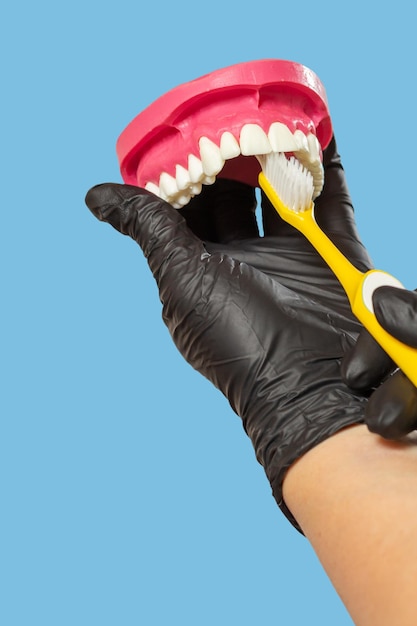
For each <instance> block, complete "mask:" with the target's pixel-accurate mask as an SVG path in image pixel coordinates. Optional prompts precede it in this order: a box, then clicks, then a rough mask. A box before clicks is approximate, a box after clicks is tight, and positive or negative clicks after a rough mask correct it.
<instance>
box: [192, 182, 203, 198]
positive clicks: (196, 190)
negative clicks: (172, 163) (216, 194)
mask: <svg viewBox="0 0 417 626" xmlns="http://www.w3.org/2000/svg"><path fill="white" fill-rule="evenodd" d="M202 188H203V185H202V184H201V183H195V184H194V185H191V187H190V193H191V194H192V195H193V196H198V195H199V194H200V193H201V190H202Z"/></svg>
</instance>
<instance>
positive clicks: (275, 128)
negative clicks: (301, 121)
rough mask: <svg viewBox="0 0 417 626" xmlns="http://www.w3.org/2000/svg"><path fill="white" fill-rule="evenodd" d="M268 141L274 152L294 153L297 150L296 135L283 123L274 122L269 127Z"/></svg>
mask: <svg viewBox="0 0 417 626" xmlns="http://www.w3.org/2000/svg"><path fill="white" fill-rule="evenodd" d="M268 139H269V141H270V144H271V147H272V150H273V151H274V152H293V150H296V148H297V142H296V140H295V138H294V135H293V134H292V132H291V131H290V129H289V128H288V126H286V125H285V124H283V123H282V122H274V123H273V124H271V126H270V127H269V132H268Z"/></svg>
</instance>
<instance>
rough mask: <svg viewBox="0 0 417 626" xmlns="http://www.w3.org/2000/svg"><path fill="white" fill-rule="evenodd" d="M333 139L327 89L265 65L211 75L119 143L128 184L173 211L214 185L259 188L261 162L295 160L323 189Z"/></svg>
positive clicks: (156, 108) (307, 76) (306, 72)
mask: <svg viewBox="0 0 417 626" xmlns="http://www.w3.org/2000/svg"><path fill="white" fill-rule="evenodd" d="M331 137H332V126H331V121H330V115H329V111H328V105H327V98H326V93H325V90H324V87H323V85H322V83H321V82H320V80H319V78H318V77H317V76H316V74H315V73H314V72H312V71H311V70H310V69H308V68H307V67H305V66H303V65H300V64H298V63H293V62H290V61H284V60H276V59H265V60H260V61H253V62H248V63H240V64H237V65H233V66H230V67H226V68H224V69H220V70H217V71H215V72H212V73H211V74H207V75H205V76H202V77H201V78H198V79H196V80H194V81H191V82H189V83H185V84H183V85H180V86H178V87H176V88H175V89H173V90H171V91H169V92H167V93H166V94H164V95H163V96H161V97H160V98H158V99H157V100H156V101H155V102H153V103H152V104H151V105H150V106H149V107H147V108H146V109H145V110H144V111H142V112H141V113H140V114H139V115H138V116H137V117H135V119H134V120H133V121H132V122H131V123H130V124H129V125H128V126H127V127H126V129H125V130H124V131H123V132H122V134H121V135H120V137H119V139H118V141H117V154H118V158H119V163H120V169H121V174H122V178H123V180H124V182H125V183H127V184H131V185H137V186H139V187H142V188H145V189H147V190H148V191H150V192H152V193H154V194H155V195H157V196H159V197H160V198H162V199H164V200H166V201H167V202H169V203H170V204H171V205H172V206H173V207H175V208H177V209H178V208H181V207H183V206H185V205H186V204H188V202H189V201H190V200H191V198H192V197H193V196H195V195H198V194H199V193H200V192H201V190H202V186H203V185H210V184H212V183H213V182H214V181H215V180H216V177H218V176H220V177H223V178H229V179H235V180H239V181H241V182H244V183H247V184H249V185H252V186H254V187H256V186H258V175H259V172H260V165H259V161H258V159H257V158H256V157H257V156H262V155H265V154H269V153H270V152H282V153H286V154H287V155H288V154H290V155H294V156H295V157H296V158H297V159H298V160H299V161H300V162H301V163H302V164H303V165H304V167H306V168H307V169H308V170H309V171H310V172H311V174H312V177H313V182H314V198H315V197H317V196H318V195H319V194H320V192H321V190H322V187H323V182H324V174H323V167H322V149H324V148H325V147H326V146H327V145H328V143H329V141H330V139H331Z"/></svg>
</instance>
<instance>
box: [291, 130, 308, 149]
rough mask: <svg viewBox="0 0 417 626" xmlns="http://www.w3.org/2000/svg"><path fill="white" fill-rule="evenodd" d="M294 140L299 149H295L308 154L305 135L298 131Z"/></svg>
mask: <svg viewBox="0 0 417 626" xmlns="http://www.w3.org/2000/svg"><path fill="white" fill-rule="evenodd" d="M294 139H295V141H296V143H297V147H296V148H295V149H296V150H299V151H303V152H308V141H307V137H306V136H305V134H304V133H303V132H302V131H301V130H298V129H297V130H296V131H295V132H294Z"/></svg>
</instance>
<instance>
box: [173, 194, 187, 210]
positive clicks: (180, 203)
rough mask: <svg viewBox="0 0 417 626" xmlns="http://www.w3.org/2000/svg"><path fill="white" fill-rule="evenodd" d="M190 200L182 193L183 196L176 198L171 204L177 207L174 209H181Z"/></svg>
mask: <svg viewBox="0 0 417 626" xmlns="http://www.w3.org/2000/svg"><path fill="white" fill-rule="evenodd" d="M190 200H191V196H190V194H186V193H183V194H181V195H180V196H177V197H176V198H175V199H174V203H173V204H174V205H178V206H176V207H175V208H176V209H177V208H180V207H183V206H185V205H186V204H188V203H189V201H190Z"/></svg>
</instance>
